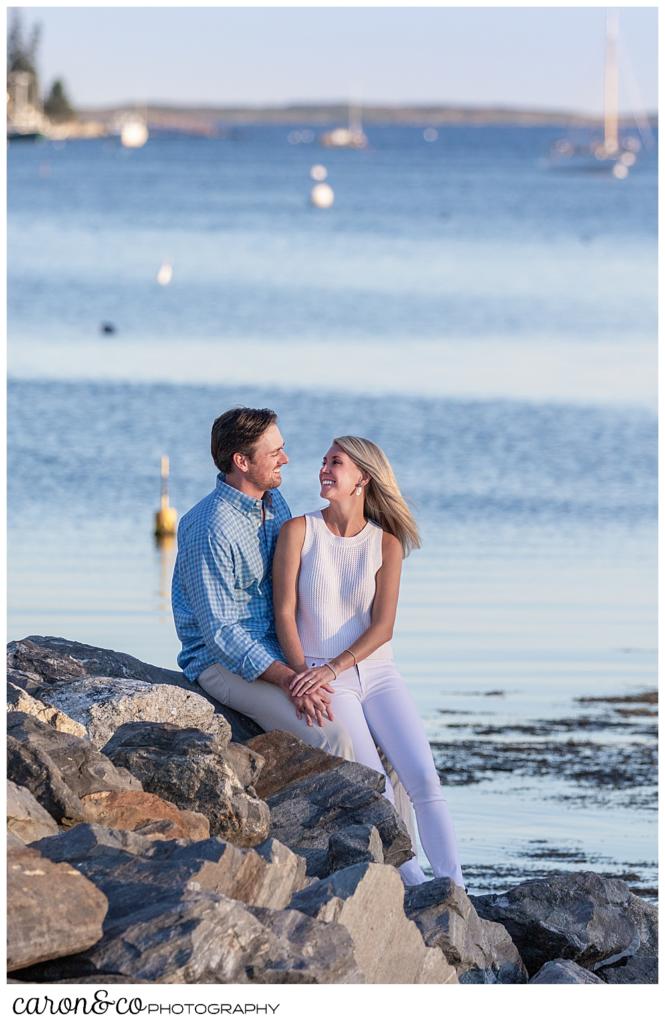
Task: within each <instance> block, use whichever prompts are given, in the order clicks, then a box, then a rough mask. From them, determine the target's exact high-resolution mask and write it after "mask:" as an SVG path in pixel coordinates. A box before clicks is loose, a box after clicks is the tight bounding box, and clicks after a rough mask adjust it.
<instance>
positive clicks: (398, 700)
mask: <svg viewBox="0 0 665 1024" xmlns="http://www.w3.org/2000/svg"><path fill="white" fill-rule="evenodd" d="M305 660H306V662H307V664H308V665H322V664H324V659H321V658H310V657H308V658H306V659H305ZM333 686H334V689H335V692H334V694H333V696H332V711H333V716H334V718H335V721H336V722H337V723H338V724H339V725H341V726H343V727H344V728H345V730H346V732H347V733H348V734H349V736H350V737H351V741H352V743H353V749H354V753H355V759H356V761H360V763H361V764H365V765H367V766H368V767H369V768H374V769H375V770H376V771H377V772H381V773H382V774H383V775H384V776H385V777H386V790H385V795H386V797H387V798H388V799H389V800H390V801H391V802H392V803H393V804H394V803H395V796H394V792H393V787H392V785H391V782H390V779H389V778H388V776H387V775H386V773H385V770H384V767H383V765H382V763H381V759H380V757H379V755H378V753H377V749H376V745H375V744H378V745H379V746H380V747H381V749H382V750H383V751H384V753H385V754H386V756H387V757H388V759H389V760H390V762H391V764H392V765H393V767H394V768H395V771H396V772H397V774H398V776H399V778H400V781H401V782H402V784H403V785H404V787H405V789H406V791H407V793H408V794H409V798H410V800H411V802H412V803H413V807H414V809H415V812H416V820H417V822H418V832H419V835H420V841H421V843H422V846H423V849H424V851H425V854H426V855H427V859H428V860H429V862H430V864H431V865H432V870H433V872H434V874H435V876H436V877H446V878H452V879H453V881H454V882H455V883H456V884H457V885H462V886H463V885H464V878H463V876H462V869H461V866H460V862H459V856H458V853H457V840H456V838H455V830H454V828H453V822H452V818H451V816H450V811H449V810H448V804H447V803H446V798H445V797H444V795H443V791H442V789H441V783H440V781H439V776H438V774H437V771H436V768H435V766H434V759H433V757H432V751H431V748H430V745H429V740H428V739H427V734H426V733H425V728H424V726H423V723H422V721H421V719H420V715H419V714H418V710H417V708H416V705H415V703H414V700H413V698H412V696H411V694H410V693H409V691H408V689H407V686H406V683H405V682H404V679H403V678H402V676H401V675H400V674H399V672H398V671H397V668H396V666H395V663H394V662H393V661H382V660H381V661H371V660H369V661H368V660H365V661H361V662H360V664H359V665H357V666H355V667H354V668H350V669H347V671H346V672H342V673H340V675H339V676H338V677H337V679H336V680H335V681H334V682H333ZM400 873H401V875H402V878H403V880H404V881H405V882H406V883H407V884H417V883H418V882H422V881H424V879H425V875H424V873H423V872H422V870H421V869H420V867H419V866H418V862H417V860H416V858H415V857H414V858H413V860H411V861H408V862H407V863H406V864H404V865H402V868H401V869H400Z"/></svg>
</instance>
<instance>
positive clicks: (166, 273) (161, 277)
mask: <svg viewBox="0 0 665 1024" xmlns="http://www.w3.org/2000/svg"><path fill="white" fill-rule="evenodd" d="M172 279H173V267H172V266H171V264H170V263H162V265H161V267H160V268H159V270H158V271H157V278H156V280H157V284H161V285H162V286H163V287H166V285H167V284H171V281H172Z"/></svg>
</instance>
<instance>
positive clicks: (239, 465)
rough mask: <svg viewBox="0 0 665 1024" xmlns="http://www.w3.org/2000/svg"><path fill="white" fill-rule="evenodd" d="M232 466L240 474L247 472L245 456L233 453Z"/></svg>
mask: <svg viewBox="0 0 665 1024" xmlns="http://www.w3.org/2000/svg"><path fill="white" fill-rule="evenodd" d="M233 465H234V466H235V467H236V469H239V470H240V472H241V473H246V472H247V456H246V455H243V454H242V452H234V453H233Z"/></svg>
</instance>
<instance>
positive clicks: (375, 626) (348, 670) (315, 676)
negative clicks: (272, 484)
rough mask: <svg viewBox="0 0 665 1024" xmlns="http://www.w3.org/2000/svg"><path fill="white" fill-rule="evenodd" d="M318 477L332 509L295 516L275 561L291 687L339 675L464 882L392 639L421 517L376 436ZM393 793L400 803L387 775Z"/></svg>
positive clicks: (351, 443)
mask: <svg viewBox="0 0 665 1024" xmlns="http://www.w3.org/2000/svg"><path fill="white" fill-rule="evenodd" d="M319 480H320V483H321V497H322V498H326V499H327V500H328V503H329V504H328V506H327V508H324V509H322V510H321V511H318V512H311V513H309V514H308V515H304V516H297V517H296V518H294V519H291V520H289V521H288V522H287V523H285V524H284V526H283V527H282V529H281V532H280V535H279V538H278V541H277V547H276V550H275V558H274V562H273V598H274V605H275V625H276V628H277V636H278V638H279V642H280V646H281V648H282V651H283V654H284V657H285V658H286V660H287V662H288V663H289V665H290V666H291V668H293V669H294V670H295V671H296V672H298V675H297V676H296V677H295V679H294V680H293V682H292V683H291V693H292V694H293V695H299V694H303V693H308V692H309V691H311V690H313V689H315V688H316V687H318V686H321V685H322V684H324V683H326V684H331V685H332V687H333V690H334V693H333V696H332V702H331V708H332V713H333V716H334V717H335V718H336V720H337V721H338V722H340V723H341V724H342V725H344V726H345V728H346V729H347V731H348V732H349V734H350V736H351V741H352V743H353V747H354V751H355V757H356V760H357V761H360V762H361V763H362V764H365V765H368V766H369V767H370V768H374V769H375V770H376V771H378V772H381V773H382V774H384V775H386V772H385V771H384V767H383V764H382V763H381V759H380V757H379V754H378V752H377V748H376V745H375V743H376V744H378V745H379V746H380V747H381V749H382V750H383V751H384V752H385V754H386V755H387V757H388V758H389V759H390V761H391V762H392V765H393V766H394V769H395V771H396V772H397V775H398V776H399V779H400V780H401V782H402V783H403V784H404V786H405V787H406V790H407V792H408V794H409V797H410V799H411V801H412V803H413V806H414V809H415V812H416V819H417V822H418V831H419V834H420V840H421V843H422V846H423V849H424V850H425V853H426V855H427V857H428V859H429V862H430V864H431V865H432V869H433V871H434V874H435V875H436V876H445V877H450V878H452V879H453V881H455V882H456V883H457V885H464V879H463V877H462V870H461V867H460V863H459V858H458V855H457V844H456V840H455V832H454V829H453V824H452V820H451V817H450V812H449V811H448V806H447V804H446V800H445V797H444V795H443V792H442V790H441V785H440V782H439V778H438V775H437V772H436V768H435V767H434V761H433V759H432V752H431V750H430V746H429V742H428V740H427V736H426V734H425V729H424V727H423V724H422V722H421V721H420V717H419V715H418V712H417V710H416V706H415V703H414V701H413V699H412V697H411V695H410V694H409V692H408V690H407V688H406V684H405V682H404V680H403V679H402V677H401V676H400V674H399V672H398V671H397V668H396V666H395V663H394V661H393V656H392V649H391V643H390V641H391V638H392V633H393V626H394V622H395V613H396V610H397V598H398V593H399V581H400V573H401V569H402V559H403V557H404V556H405V555H407V554H408V553H409V551H410V550H411V549H412V548H414V547H420V539H419V536H418V530H417V527H416V524H415V522H414V520H413V517H412V515H411V513H410V511H409V509H408V507H407V504H406V502H405V501H404V498H403V497H402V495H401V493H400V490H399V487H398V485H397V481H396V480H395V476H394V474H393V471H392V468H391V466H390V463H389V462H388V460H387V458H386V456H385V455H384V454H383V452H382V451H381V449H380V448H379V447H378V446H377V445H375V444H374V443H373V442H372V441H367V440H365V439H364V438H362V437H351V436H345V437H336V438H335V440H334V441H333V443H332V445H331V447H330V448H329V450H328V451H327V452H326V454H325V455H324V457H323V464H322V467H321V471H320V473H319ZM385 792H386V796H387V798H388V799H389V800H391V801H392V802H393V803H395V794H394V791H393V787H392V785H391V783H390V780H389V778H388V776H387V775H386V791H385ZM400 873H401V875H402V879H403V880H404V881H405V882H406V883H407V884H418V883H419V882H423V881H425V875H424V873H423V871H422V869H421V868H420V867H419V865H418V862H417V859H416V858H415V857H414V858H413V859H412V860H411V861H409V862H407V864H406V865H403V866H402V868H401V869H400Z"/></svg>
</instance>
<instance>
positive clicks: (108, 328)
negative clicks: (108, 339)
mask: <svg viewBox="0 0 665 1024" xmlns="http://www.w3.org/2000/svg"><path fill="white" fill-rule="evenodd" d="M99 330H100V331H101V333H102V334H115V332H116V326H115V324H112V323H111V321H110V320H103V321H102V323H101V324H100V325H99Z"/></svg>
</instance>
